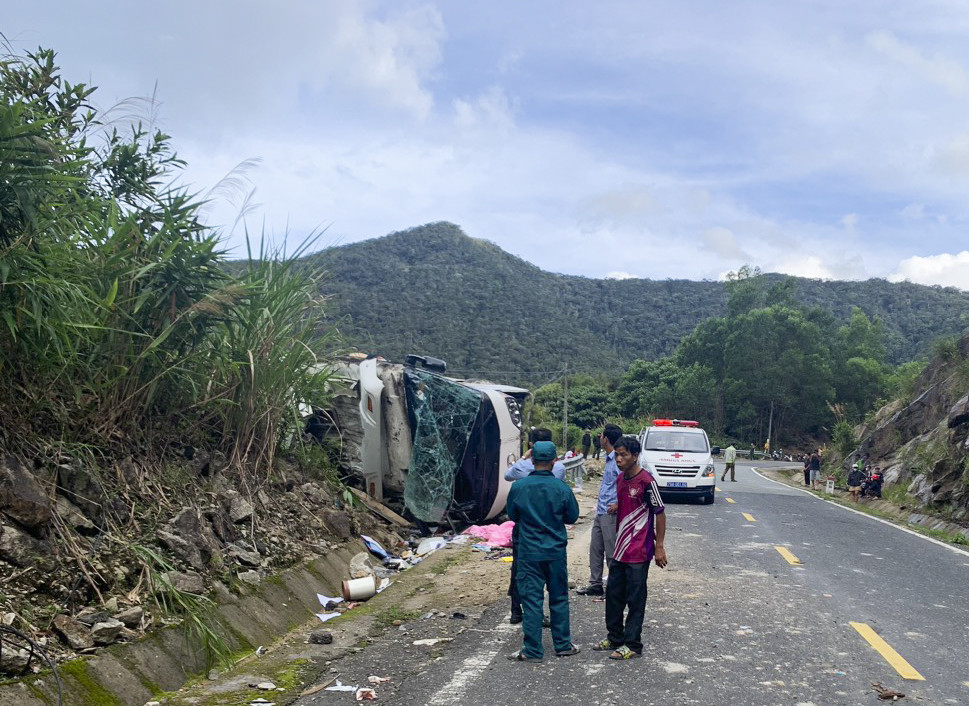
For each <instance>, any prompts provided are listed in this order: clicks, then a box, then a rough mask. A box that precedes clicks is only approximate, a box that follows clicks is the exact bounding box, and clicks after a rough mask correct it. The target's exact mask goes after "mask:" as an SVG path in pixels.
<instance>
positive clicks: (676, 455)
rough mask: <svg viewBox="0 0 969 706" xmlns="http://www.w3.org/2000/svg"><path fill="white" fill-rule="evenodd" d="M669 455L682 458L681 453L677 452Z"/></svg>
mask: <svg viewBox="0 0 969 706" xmlns="http://www.w3.org/2000/svg"><path fill="white" fill-rule="evenodd" d="M670 456H672V457H673V458H683V454H681V453H679V452H677V453H675V454H670Z"/></svg>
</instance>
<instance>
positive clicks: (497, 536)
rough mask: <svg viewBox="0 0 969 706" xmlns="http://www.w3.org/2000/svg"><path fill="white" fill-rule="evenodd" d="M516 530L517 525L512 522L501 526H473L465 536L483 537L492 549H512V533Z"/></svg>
mask: <svg viewBox="0 0 969 706" xmlns="http://www.w3.org/2000/svg"><path fill="white" fill-rule="evenodd" d="M514 529H515V523H514V522H512V521H511V520H508V522H504V523H502V524H500V525H472V526H471V527H468V529H466V530H464V534H470V535H471V536H472V537H481V539H483V540H484V544H487V545H490V546H492V547H510V546H511V533H512V530H514Z"/></svg>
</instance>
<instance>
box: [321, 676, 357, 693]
mask: <svg viewBox="0 0 969 706" xmlns="http://www.w3.org/2000/svg"><path fill="white" fill-rule="evenodd" d="M356 690H357V687H356V686H349V685H347V684H344V683H343V682H341V681H340V680H339V679H337V680H336V684H334V685H333V686H328V687H326V688H325V689H324V691H356Z"/></svg>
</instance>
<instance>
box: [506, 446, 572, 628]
mask: <svg viewBox="0 0 969 706" xmlns="http://www.w3.org/2000/svg"><path fill="white" fill-rule="evenodd" d="M529 436H530V437H531V439H530V441H529V443H528V447H529V448H528V451H526V452H525V455H524V456H522V457H521V458H520V459H518V461H516V462H515V463H514V464H513V465H512V467H511V468H509V469H508V471H507V472H506V473H505V480H510V481H516V480H521V479H522V478H527V477H528V476H529V475H531V473H532V472H533V471H534V470H535V462H534V461H533V459H532V451H533V449H534V447H535V443H536V442H539V441H551V440H552V431H551V430H550V429H545V428H544V427H536V428H534V429H532V430H531V433H530V434H529ZM552 475H553V476H555V477H556V478H558V479H559V480H562V481H564V480H565V466H564V465H563V464H562V463H561V462H560V461H556V462H555V463H554V465H553V466H552ZM511 552H512V563H511V578H510V579H509V581H508V595H509V596H510V597H511V617H510V618H508V622H509V623H511V624H512V625H517V624H518V623H520V622H521V621H522V599H521V596H520V595H518V584H517V583H516V582H515V577H516V575H517V573H518V572H517V567H518V526H517V525H516V526H515V529H513V530H512V532H511ZM548 622H549V621H548V620H546V621H545V623H546V625H545V627H548Z"/></svg>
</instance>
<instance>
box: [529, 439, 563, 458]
mask: <svg viewBox="0 0 969 706" xmlns="http://www.w3.org/2000/svg"><path fill="white" fill-rule="evenodd" d="M557 455H558V453H557V452H556V450H555V444H553V443H552V442H551V441H536V442H535V445H534V446H533V447H532V460H534V461H554V460H555V457H556V456H557Z"/></svg>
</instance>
